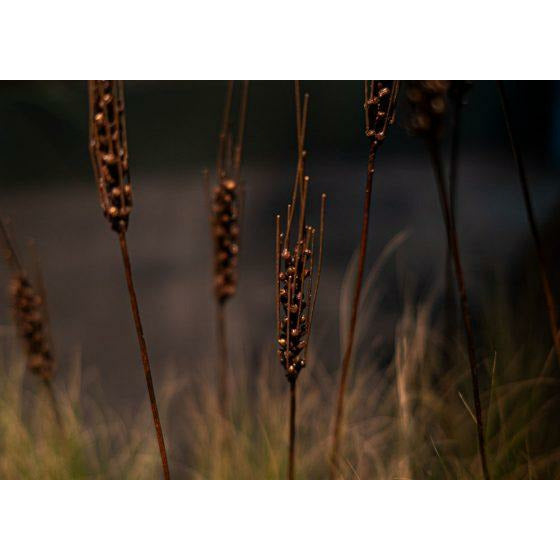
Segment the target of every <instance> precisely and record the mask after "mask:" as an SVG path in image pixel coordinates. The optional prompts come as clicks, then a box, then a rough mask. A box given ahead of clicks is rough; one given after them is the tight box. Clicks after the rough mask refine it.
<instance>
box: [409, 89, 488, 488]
mask: <svg viewBox="0 0 560 560" xmlns="http://www.w3.org/2000/svg"><path fill="white" fill-rule="evenodd" d="M448 89H449V83H448V82H446V81H441V80H439V81H438V80H426V81H419V82H413V83H411V84H410V86H409V89H408V92H407V96H408V100H409V103H410V108H411V113H410V118H409V130H410V132H411V133H412V134H414V135H415V136H418V137H420V138H423V139H424V140H425V142H426V145H427V148H428V151H429V153H430V159H431V163H432V168H433V171H434V175H435V179H436V184H437V189H438V196H439V202H440V206H441V211H442V216H443V221H444V225H445V229H446V234H447V243H448V247H449V250H450V252H451V256H452V258H453V263H454V269H455V280H456V283H457V291H458V293H459V300H460V304H461V312H462V315H463V325H464V328H465V336H466V341H467V351H468V355H469V364H470V370H471V381H472V387H473V396H474V407H475V416H476V427H477V436H478V452H479V457H480V464H481V467H482V473H483V475H484V478H486V479H488V478H490V474H489V471H488V464H487V461H486V447H485V441H484V427H483V423H482V406H481V403H480V387H479V379H478V364H477V361H476V351H475V342H474V333H473V327H472V320H471V314H470V307H469V302H468V298H467V289H466V286H465V278H464V274H463V264H462V261H461V255H460V252H459V241H458V238H457V230H456V227H455V219H454V217H453V214H452V211H451V207H450V203H449V196H448V189H447V186H446V180H445V175H444V171H443V164H442V161H441V155H440V146H439V144H440V138H441V135H442V133H443V127H444V117H445V112H446V106H447V100H446V97H447V92H448Z"/></svg>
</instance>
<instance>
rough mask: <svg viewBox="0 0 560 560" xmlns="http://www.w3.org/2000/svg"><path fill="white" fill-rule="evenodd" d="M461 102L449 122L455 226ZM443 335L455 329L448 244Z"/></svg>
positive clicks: (451, 203) (450, 334) (451, 335)
mask: <svg viewBox="0 0 560 560" xmlns="http://www.w3.org/2000/svg"><path fill="white" fill-rule="evenodd" d="M462 108H463V102H462V98H461V97H459V98H457V99H456V100H455V103H454V106H453V118H452V122H451V153H450V162H449V211H450V214H451V222H452V223H453V224H454V227H455V228H456V216H457V171H458V168H459V143H460V140H461V114H462ZM444 328H445V336H446V339H447V340H451V339H452V338H454V335H455V329H456V313H455V290H454V288H453V258H452V256H451V250H450V248H449V244H448V246H447V252H446V255H445V327H444Z"/></svg>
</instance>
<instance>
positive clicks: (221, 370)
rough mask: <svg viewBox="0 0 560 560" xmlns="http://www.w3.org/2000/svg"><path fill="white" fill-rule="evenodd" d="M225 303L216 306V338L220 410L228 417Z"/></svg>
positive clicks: (220, 302) (218, 303)
mask: <svg viewBox="0 0 560 560" xmlns="http://www.w3.org/2000/svg"><path fill="white" fill-rule="evenodd" d="M225 305H226V304H225V302H223V301H219V302H217V304H216V337H217V343H218V398H219V405H220V410H221V412H222V415H223V416H226V414H227V411H228V407H229V375H228V348H227V334H226V333H227V330H226V309H225Z"/></svg>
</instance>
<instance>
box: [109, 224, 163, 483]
mask: <svg viewBox="0 0 560 560" xmlns="http://www.w3.org/2000/svg"><path fill="white" fill-rule="evenodd" d="M119 243H120V247H121V253H122V259H123V265H124V272H125V276H126V284H127V286H128V294H129V296H130V307H131V309H132V315H133V317H134V325H135V326H136V335H137V337H138V345H139V347H140V356H141V358H142V365H143V366H144V374H145V376H146V385H147V386H148V396H149V398H150V405H151V407H152V416H153V419H154V428H155V430H156V436H157V440H158V446H159V454H160V456H161V465H162V469H163V476H164V478H165V479H166V480H169V479H170V476H169V465H168V462H167V453H166V451H165V441H164V439H163V431H162V429H161V423H160V420H159V412H158V406H157V401H156V394H155V391H154V384H153V381H152V372H151V368H150V360H149V358H148V348H147V346H146V340H145V339H144V330H143V328H142V321H141V319H140V310H139V309H138V300H137V298H136V290H135V289H134V283H133V281H132V267H131V266H130V257H129V255H128V245H127V242H126V232H125V231H124V230H121V231H120V232H119Z"/></svg>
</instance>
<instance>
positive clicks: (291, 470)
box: [288, 379, 296, 480]
mask: <svg viewBox="0 0 560 560" xmlns="http://www.w3.org/2000/svg"><path fill="white" fill-rule="evenodd" d="M295 449H296V380H295V379H291V380H290V443H289V449H288V480H294V478H295Z"/></svg>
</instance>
